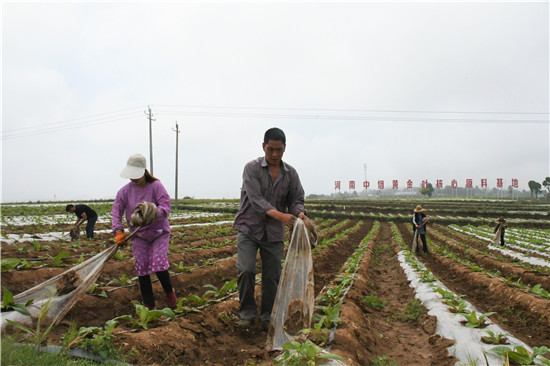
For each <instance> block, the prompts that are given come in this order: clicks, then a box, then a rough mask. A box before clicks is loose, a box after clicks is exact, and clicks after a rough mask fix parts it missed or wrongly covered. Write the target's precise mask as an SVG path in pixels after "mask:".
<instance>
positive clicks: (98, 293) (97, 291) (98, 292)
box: [88, 283, 107, 297]
mask: <svg viewBox="0 0 550 366" xmlns="http://www.w3.org/2000/svg"><path fill="white" fill-rule="evenodd" d="M88 293H89V294H90V295H95V296H101V297H107V292H106V291H105V290H100V289H99V284H97V283H94V284H93V285H92V287H91V288H90V289H89V290H88Z"/></svg>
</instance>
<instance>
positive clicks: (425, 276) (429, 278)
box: [420, 269, 435, 282]
mask: <svg viewBox="0 0 550 366" xmlns="http://www.w3.org/2000/svg"><path fill="white" fill-rule="evenodd" d="M420 281H422V282H434V281H435V276H434V275H433V274H432V272H430V270H429V269H426V270H424V271H422V273H421V274H420Z"/></svg>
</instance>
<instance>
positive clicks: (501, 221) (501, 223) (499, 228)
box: [493, 216, 507, 246]
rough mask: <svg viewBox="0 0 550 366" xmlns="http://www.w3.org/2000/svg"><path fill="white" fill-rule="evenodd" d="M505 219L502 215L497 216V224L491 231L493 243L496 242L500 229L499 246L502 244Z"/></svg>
mask: <svg viewBox="0 0 550 366" xmlns="http://www.w3.org/2000/svg"><path fill="white" fill-rule="evenodd" d="M506 226H507V225H506V220H504V216H501V217H499V218H498V221H497V225H496V226H495V230H494V231H493V233H494V234H495V237H494V238H493V242H494V243H495V244H498V237H499V231H500V246H504V230H505V228H506Z"/></svg>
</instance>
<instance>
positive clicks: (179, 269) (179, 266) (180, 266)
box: [174, 261, 191, 273]
mask: <svg viewBox="0 0 550 366" xmlns="http://www.w3.org/2000/svg"><path fill="white" fill-rule="evenodd" d="M174 267H176V268H175V271H176V272H177V273H183V272H187V273H189V272H191V268H190V267H186V266H184V265H183V262H182V261H180V262H179V263H178V264H174Z"/></svg>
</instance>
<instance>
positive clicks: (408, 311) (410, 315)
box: [394, 298, 426, 322]
mask: <svg viewBox="0 0 550 366" xmlns="http://www.w3.org/2000/svg"><path fill="white" fill-rule="evenodd" d="M425 312H426V310H425V309H424V307H423V306H422V303H421V302H420V300H419V299H416V298H415V299H412V300H411V301H409V302H408V303H407V306H406V307H405V310H404V311H403V312H401V313H398V312H397V311H395V312H394V317H395V319H397V320H400V321H404V322H410V321H414V320H416V319H418V318H419V317H420V315H422V314H424V313H425Z"/></svg>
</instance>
